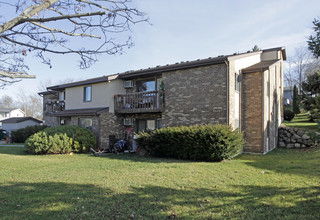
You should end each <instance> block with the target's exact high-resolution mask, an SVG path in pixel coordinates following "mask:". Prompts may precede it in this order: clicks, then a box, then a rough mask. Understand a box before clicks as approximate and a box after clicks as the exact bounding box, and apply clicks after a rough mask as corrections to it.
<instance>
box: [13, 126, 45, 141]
mask: <svg viewBox="0 0 320 220" xmlns="http://www.w3.org/2000/svg"><path fill="white" fill-rule="evenodd" d="M47 127H48V126H45V125H34V126H27V127H25V128H20V129H17V130H14V131H11V133H10V135H11V142H14V143H24V142H25V141H26V140H27V139H28V138H29V137H30V136H31V135H33V134H35V133H37V132H39V131H42V130H44V129H45V128H47Z"/></svg>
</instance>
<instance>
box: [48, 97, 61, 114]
mask: <svg viewBox="0 0 320 220" xmlns="http://www.w3.org/2000/svg"><path fill="white" fill-rule="evenodd" d="M64 109H65V102H64V101H59V100H48V101H47V102H46V103H45V113H53V112H60V111H64Z"/></svg>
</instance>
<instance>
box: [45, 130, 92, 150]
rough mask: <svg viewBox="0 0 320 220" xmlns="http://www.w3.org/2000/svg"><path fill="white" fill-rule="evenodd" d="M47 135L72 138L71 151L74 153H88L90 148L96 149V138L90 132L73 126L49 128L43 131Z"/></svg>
mask: <svg viewBox="0 0 320 220" xmlns="http://www.w3.org/2000/svg"><path fill="white" fill-rule="evenodd" d="M44 131H45V132H46V133H47V134H48V135H54V134H57V133H65V134H67V136H68V137H69V138H72V149H73V152H75V153H84V152H88V151H89V150H90V148H91V147H92V148H94V147H96V136H95V135H94V134H93V132H92V131H90V130H89V129H86V128H82V127H79V126H75V125H64V126H57V127H49V128H46V129H45V130H44Z"/></svg>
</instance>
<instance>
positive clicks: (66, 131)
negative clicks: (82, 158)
mask: <svg viewBox="0 0 320 220" xmlns="http://www.w3.org/2000/svg"><path fill="white" fill-rule="evenodd" d="M25 146H26V148H27V151H28V152H30V153H34V154H55V153H69V152H75V153H84V152H88V151H89V150H90V148H91V147H95V146H96V137H95V135H94V134H93V132H92V131H90V130H88V129H86V128H82V127H79V126H73V125H65V126H58V127H48V128H46V129H44V130H43V131H42V132H38V133H36V134H34V135H33V136H31V137H29V139H28V140H27V142H26V143H25ZM69 148H70V149H69Z"/></svg>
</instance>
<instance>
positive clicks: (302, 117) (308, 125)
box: [283, 113, 319, 131]
mask: <svg viewBox="0 0 320 220" xmlns="http://www.w3.org/2000/svg"><path fill="white" fill-rule="evenodd" d="M283 124H285V125H286V126H287V127H295V128H301V129H307V130H312V131H319V129H318V126H317V123H316V122H310V121H309V118H308V113H303V114H298V115H297V116H295V117H294V118H293V119H292V121H284V122H283Z"/></svg>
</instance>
